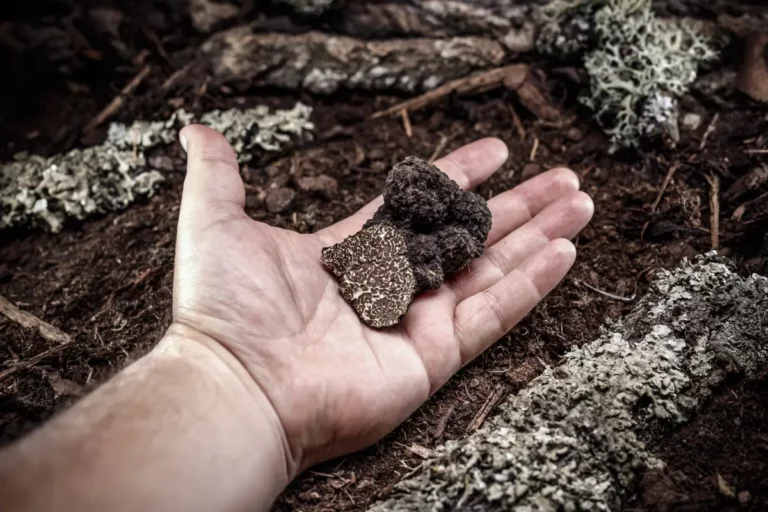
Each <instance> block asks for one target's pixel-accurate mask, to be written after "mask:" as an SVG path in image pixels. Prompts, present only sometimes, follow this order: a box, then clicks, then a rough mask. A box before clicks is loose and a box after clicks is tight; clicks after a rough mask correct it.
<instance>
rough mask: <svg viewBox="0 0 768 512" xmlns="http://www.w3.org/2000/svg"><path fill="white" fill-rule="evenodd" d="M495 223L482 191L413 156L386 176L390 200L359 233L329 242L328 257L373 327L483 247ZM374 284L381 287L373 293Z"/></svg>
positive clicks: (393, 317) (390, 320)
mask: <svg viewBox="0 0 768 512" xmlns="http://www.w3.org/2000/svg"><path fill="white" fill-rule="evenodd" d="M490 230H491V212H490V210H489V209H488V205H487V204H486V203H485V200H484V199H483V198H482V197H481V196H479V195H477V194H474V193H472V192H464V191H462V190H461V189H460V188H459V186H458V185H457V184H456V183H455V182H453V181H451V179H450V178H448V176H446V175H445V174H443V173H442V172H441V171H440V169H438V168H437V167H435V166H434V165H431V164H429V163H428V162H426V161H424V160H422V159H420V158H417V157H408V158H406V159H405V160H404V161H402V162H401V163H399V164H397V165H395V167H394V168H393V169H392V170H391V171H390V173H389V175H388V176H387V180H386V183H385V185H384V204H383V205H382V206H381V207H379V209H378V211H377V212H376V213H375V214H374V216H373V218H372V219H370V220H369V221H368V222H367V223H366V224H365V226H363V229H362V231H360V232H359V233H357V234H355V235H353V236H352V237H349V238H347V239H346V240H344V241H343V242H341V243H340V244H336V245H334V246H332V247H327V248H325V249H323V255H322V261H323V264H324V265H326V266H327V267H328V268H329V269H330V270H331V271H332V272H333V273H334V274H335V275H336V276H337V277H338V278H339V280H340V283H341V284H340V286H339V290H340V292H341V294H342V296H343V297H344V298H345V299H347V300H348V301H349V302H351V303H352V306H353V307H354V308H355V311H357V313H358V316H360V318H361V319H362V320H363V321H364V322H365V323H366V324H367V325H369V326H371V327H387V326H391V325H395V324H396V323H397V322H398V321H399V320H400V318H401V317H402V316H403V315H404V314H405V313H406V311H407V309H408V305H409V304H410V302H411V300H412V299H413V297H414V296H415V295H416V294H418V293H420V292H424V291H427V290H435V289H437V288H439V287H440V285H442V284H443V281H445V279H446V277H448V276H450V275H451V274H455V273H457V272H459V271H461V270H462V269H464V268H465V267H466V266H467V265H469V262H470V261H471V260H472V259H473V258H477V257H479V256H480V255H482V253H483V250H484V246H485V240H486V239H487V238H488V233H489V232H490ZM385 242H386V243H385ZM384 248H386V251H385V250H384ZM393 248H394V249H393ZM401 249H402V252H401ZM391 273H399V274H401V275H398V276H395V275H391ZM384 276H387V277H384ZM374 278H375V279H376V280H377V282H375V283H374V282H372V281H371V280H372V279H374ZM382 283H385V284H382ZM411 283H412V286H411ZM374 288H375V289H376V290H377V292H376V293H377V294H378V295H377V294H374V295H375V297H374V298H373V299H369V295H370V293H371V290H372V289H374ZM406 299H407V300H406Z"/></svg>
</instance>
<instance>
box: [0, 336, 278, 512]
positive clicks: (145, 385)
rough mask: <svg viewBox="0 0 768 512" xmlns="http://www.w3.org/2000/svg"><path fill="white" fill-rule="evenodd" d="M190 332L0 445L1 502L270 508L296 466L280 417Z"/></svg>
mask: <svg viewBox="0 0 768 512" xmlns="http://www.w3.org/2000/svg"><path fill="white" fill-rule="evenodd" d="M186 338H189V336H187V333H185V332H183V330H175V332H173V333H171V334H169V335H168V336H167V337H166V338H165V339H164V340H163V341H162V342H161V343H160V345H159V346H158V348H156V349H155V350H154V351H153V352H152V353H151V354H149V355H148V356H146V357H144V358H143V359H141V360H139V361H137V362H136V363H134V364H133V365H131V366H130V367H129V368H127V369H126V370H125V371H123V372H122V373H121V374H119V375H118V376H117V377H115V378H114V379H113V380H111V381H110V382H108V383H106V384H105V385H103V386H102V387H101V388H100V389H98V390H97V391H95V392H94V393H92V394H91V395H90V396H88V397H86V398H84V399H83V400H82V401H80V402H79V403H78V404H76V405H74V406H73V407H72V408H70V409H69V410H68V411H66V412H64V413H63V414H61V415H60V416H59V417H57V418H55V419H54V420H53V421H51V422H50V423H49V424H47V425H45V426H44V427H43V428H41V429H40V430H38V431H37V432H35V433H33V434H32V435H30V436H29V437H27V438H26V439H23V440H22V441H20V442H18V443H16V444H15V445H13V446H11V447H10V448H8V449H7V450H5V451H4V452H0V503H3V509H4V510H25V511H35V510H79V511H85V512H87V511H90V510H185V511H194V510H201V511H217V510H220V511H230V510H232V511H234V510H254V508H256V509H259V508H260V509H267V508H268V507H269V505H270V504H271V502H272V501H273V500H274V498H275V497H276V496H277V494H278V493H279V492H280V491H281V490H282V489H283V488H284V486H285V485H286V484H287V483H288V481H289V479H290V475H291V473H292V469H291V468H288V467H287V465H286V460H287V457H286V456H285V455H286V453H285V440H284V439H283V437H282V430H281V428H280V425H279V420H278V419H277V417H276V416H274V413H273V412H272V409H271V407H270V405H269V403H268V402H267V401H266V399H264V398H263V395H262V394H260V392H259V390H258V389H256V388H255V384H254V383H253V382H252V381H250V382H249V378H248V376H247V375H244V374H242V373H240V372H241V371H242V368H238V363H237V362H236V361H235V360H234V358H232V356H231V355H230V354H228V353H221V350H222V349H221V348H220V347H217V346H216V345H215V344H213V343H212V342H208V341H206V340H199V339H195V340H191V339H186Z"/></svg>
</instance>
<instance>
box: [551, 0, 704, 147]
mask: <svg viewBox="0 0 768 512" xmlns="http://www.w3.org/2000/svg"><path fill="white" fill-rule="evenodd" d="M547 12H548V13H549V20H550V21H549V23H548V24H546V25H545V27H544V28H543V29H542V31H541V34H540V37H539V41H538V42H537V46H538V48H539V49H540V51H542V52H543V53H547V54H550V55H553V54H556V55H561V56H569V55H574V54H576V55H582V56H583V58H584V67H585V68H586V70H587V73H588V75H589V78H590V90H589V94H587V95H585V96H584V97H583V98H582V100H583V102H584V104H586V105H587V106H588V107H590V108H591V109H592V110H593V111H594V113H595V119H596V120H597V122H598V123H599V124H600V125H601V126H602V127H603V129H604V130H605V132H606V134H608V135H609V136H610V138H611V142H612V148H611V149H612V150H615V149H619V148H623V147H637V146H639V145H640V143H641V140H642V139H644V138H648V137H651V136H654V135H658V134H665V135H667V136H669V137H670V139H671V140H672V141H673V142H676V139H677V136H678V127H677V98H679V97H680V96H682V95H683V94H685V93H686V92H687V91H688V89H689V87H690V86H691V84H692V83H693V82H694V80H695V79H696V75H697V69H698V66H699V65H700V64H701V63H703V62H707V61H711V60H713V59H714V58H715V57H716V56H717V51H716V46H717V45H716V43H715V41H714V40H713V39H712V38H711V37H709V36H707V35H705V34H704V33H703V31H701V30H700V29H699V28H700V27H699V26H697V25H696V24H695V23H694V22H692V21H690V20H686V19H682V20H672V19H661V18H658V17H656V15H655V13H654V12H653V10H652V9H651V1H650V0H571V1H566V0H554V1H553V2H552V4H551V5H550V7H549V9H548V11H547Z"/></svg>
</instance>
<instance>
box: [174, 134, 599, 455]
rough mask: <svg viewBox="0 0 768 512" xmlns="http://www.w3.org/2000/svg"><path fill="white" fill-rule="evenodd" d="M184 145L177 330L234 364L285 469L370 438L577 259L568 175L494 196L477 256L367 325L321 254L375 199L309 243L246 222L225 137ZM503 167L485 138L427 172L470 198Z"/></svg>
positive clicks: (497, 147) (500, 147)
mask: <svg viewBox="0 0 768 512" xmlns="http://www.w3.org/2000/svg"><path fill="white" fill-rule="evenodd" d="M182 136H183V138H184V139H185V141H186V147H187V151H188V168H187V177H186V180H185V184H184V194H183V198H182V205H181V213H180V219H179V232H178V242H177V256H176V258H177V262H176V274H175V283H174V322H175V323H177V324H179V325H183V326H185V328H191V329H194V330H195V331H197V332H199V333H201V334H203V335H205V336H207V337H209V338H211V339H213V340H215V341H216V342H218V343H220V344H221V345H222V346H223V347H225V348H226V349H227V350H228V351H229V352H231V353H232V354H233V355H234V356H235V357H236V358H237V360H239V361H240V362H241V363H242V365H243V366H244V368H245V369H246V370H247V372H248V374H249V375H250V376H251V377H252V378H253V380H254V381H255V383H256V384H257V385H258V387H259V388H260V390H261V391H262V392H263V393H264V395H265V396H266V398H267V400H268V402H269V404H271V407H272V408H273V409H274V412H275V414H276V417H277V418H278V419H279V422H280V424H281V426H282V429H283V430H284V432H283V435H284V436H285V439H286V440H287V443H288V448H289V450H288V451H289V457H290V458H291V459H292V460H289V461H287V462H288V464H289V467H292V468H295V470H299V469H301V468H303V467H306V466H308V465H310V464H313V463H316V462H318V461H320V460H323V459H326V458H329V457H333V456H336V455H340V454H342V453H345V452H348V451H351V450H354V449H358V448H361V447H363V446H366V445H368V444H370V443H372V442H374V441H376V440H377V439H379V438H380V437H382V436H383V435H384V434H386V433H387V432H389V431H390V430H392V429H393V428H394V427H395V426H396V425H397V424H399V423H400V422H402V421H403V420H404V419H405V418H406V417H407V416H408V415H409V414H410V413H412V412H413V411H414V410H415V409H416V408H417V407H418V406H419V405H420V404H421V403H423V402H424V401H425V400H426V399H427V398H428V397H429V395H430V394H431V393H433V392H435V391H436V390H437V389H438V388H439V387H440V386H442V385H443V384H444V383H445V382H446V381H447V380H448V379H449V378H450V377H451V375H453V374H454V373H455V372H456V371H457V370H458V369H459V368H461V366H462V365H464V364H466V363H467V362H468V361H470V360H472V359H473V358H474V357H476V356H477V355H478V354H480V353H481V352H482V351H483V350H485V349H486V348H487V347H488V346H490V345H491V344H492V343H493V342H495V341H496V340H497V339H499V338H500V337H501V336H502V335H503V334H504V333H506V332H507V331H508V330H509V329H511V328H512V327H513V326H514V325H515V324H516V323H517V322H518V321H519V320H520V319H521V318H522V317H523V316H524V315H525V314H526V313H528V312H529V311H530V310H531V309H532V308H533V307H534V306H535V305H536V304H537V303H538V302H539V301H540V300H541V298H542V297H543V296H544V295H545V294H546V293H548V292H549V291H550V290H551V289H552V288H553V287H554V286H555V285H556V284H557V283H558V282H559V281H560V280H561V279H562V278H563V277H564V275H565V274H566V272H567V271H568V270H569V268H570V267H571V265H572V264H573V261H574V258H575V249H574V247H573V245H572V244H571V243H570V242H569V241H567V239H569V238H572V237H574V236H575V235H576V234H577V233H578V232H579V230H581V229H582V228H583V227H584V226H585V225H586V224H587V222H589V219H590V218H591V216H592V210H593V206H592V202H591V200H590V199H589V197H588V196H587V195H586V194H584V193H582V192H579V191H578V187H579V182H578V178H577V177H576V176H575V175H574V174H573V173H572V172H571V171H569V170H567V169H555V170H552V171H549V172H547V173H544V174H541V175H539V176H537V177H536V178H534V179H532V180H530V181H528V182H526V183H524V184H522V185H520V186H518V187H517V188H515V189H513V190H510V191H507V192H505V193H503V194H500V195H498V196H496V197H494V198H493V199H492V200H491V201H489V207H490V209H491V211H492V213H493V227H492V230H491V233H490V235H489V238H488V242H487V249H486V252H485V254H484V255H483V257H481V258H479V259H478V260H475V261H474V262H473V263H472V265H471V266H470V268H469V269H467V270H465V271H464V272H462V274H460V275H459V276H457V277H455V278H454V279H452V280H451V281H449V282H448V283H446V285H444V286H443V287H441V288H440V289H439V290H437V291H434V292H430V293H427V294H424V295H422V296H420V297H419V298H417V299H416V300H415V301H414V302H413V304H412V305H411V307H410V309H409V311H408V314H407V315H406V317H405V319H404V321H403V322H402V323H401V324H400V325H399V326H398V327H396V328H392V329H387V330H374V329H370V328H368V327H366V326H365V325H364V324H362V323H361V322H360V320H359V319H358V317H357V315H356V314H355V312H354V311H353V309H352V308H351V307H350V306H349V304H347V303H346V302H345V301H344V299H342V297H341V296H340V295H339V293H338V291H337V283H336V281H335V280H334V278H333V276H332V275H331V274H330V273H329V272H328V271H327V270H326V269H325V268H324V267H323V266H322V264H321V262H320V252H321V249H322V248H323V247H326V246H329V245H332V244H334V243H337V242H340V241H341V240H343V239H344V238H345V237H347V236H349V235H351V234H353V233H355V232H356V231H358V230H359V229H360V228H361V227H362V225H363V223H364V222H365V220H367V219H368V218H369V217H370V216H371V215H372V214H373V212H374V211H375V210H376V208H378V205H379V204H380V201H381V199H380V198H379V199H377V200H375V201H374V202H372V203H371V204H369V205H368V206H366V207H365V208H364V209H363V210H361V211H360V212H358V213H357V214H355V215H353V216H352V217H350V218H348V219H346V220H344V221H341V222H339V223H337V224H335V225H333V226H331V227H329V228H326V229H324V230H322V231H320V232H318V233H315V234H312V235H300V234H297V233H294V232H292V231H287V230H282V229H278V228H273V227H270V226H267V225H265V224H262V223H259V222H256V221H253V220H252V219H250V218H249V217H248V216H247V215H246V214H245V213H244V211H243V205H244V202H245V190H244V187H243V183H242V181H241V178H240V175H239V172H238V166H237V161H236V158H235V154H234V151H233V150H232V148H231V147H230V146H229V144H228V143H227V142H226V140H225V139H224V138H223V137H222V136H221V135H220V134H218V133H217V132H215V131H213V130H210V129H207V128H204V127H202V126H190V127H187V128H185V129H184V131H183V132H182ZM506 158H507V150H506V147H505V146H504V144H503V143H502V142H500V141H498V140H496V139H485V140H481V141H478V142H476V143H474V144H471V145H468V146H465V147H463V148H461V149H459V150H458V151H456V152H454V153H452V154H450V155H448V156H447V157H445V158H443V159H441V160H439V161H438V162H436V165H437V166H438V167H439V168H440V169H441V170H442V171H443V172H445V173H446V174H448V176H450V177H451V178H452V179H453V180H454V181H456V182H457V183H458V184H459V185H460V186H461V187H462V188H465V189H468V188H471V187H474V186H475V185H477V184H478V183H480V182H482V181H483V180H485V179H487V178H488V177H489V176H490V175H491V174H492V173H493V172H495V171H496V170H497V169H498V168H499V167H500V166H501V164H502V163H503V162H504V161H505V160H506Z"/></svg>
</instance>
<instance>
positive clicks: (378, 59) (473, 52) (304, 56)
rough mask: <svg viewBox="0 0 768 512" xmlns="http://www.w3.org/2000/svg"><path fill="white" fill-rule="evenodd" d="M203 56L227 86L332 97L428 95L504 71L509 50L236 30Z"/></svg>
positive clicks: (476, 40)
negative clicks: (477, 74)
mask: <svg viewBox="0 0 768 512" xmlns="http://www.w3.org/2000/svg"><path fill="white" fill-rule="evenodd" d="M202 52H203V54H204V56H205V57H206V59H207V61H208V62H209V63H210V67H211V74H212V75H213V77H214V79H215V80H217V81H219V82H246V83H252V84H256V85H266V86H277V87H285V88H289V89H297V88H303V89H306V90H308V91H310V92H313V93H318V94H329V93H333V92H335V91H337V90H339V89H365V90H374V91H376V90H400V91H405V92H421V91H424V90H430V89H433V88H435V87H437V86H439V85H440V84H442V83H444V82H447V81H449V80H452V79H455V78H459V77H463V76H466V75H468V74H469V73H471V72H472V71H475V70H478V69H487V68H491V67H495V66H498V65H499V64H501V62H502V61H503V59H504V55H505V51H504V49H503V48H502V46H501V45H500V44H499V43H497V42H495V41H492V40H490V39H485V38H480V37H454V38H449V39H393V40H387V41H362V40H359V39H354V38H350V37H343V36H334V35H330V34H325V33H320V32H309V33H306V34H300V35H290V34H276V33H269V34H259V33H254V32H253V31H252V29H251V28H250V27H248V26H244V27H236V28H233V29H230V30H227V31H225V32H222V33H220V34H217V35H215V36H213V37H212V38H211V39H209V40H208V41H207V42H206V43H205V44H204V45H203V48H202Z"/></svg>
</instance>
